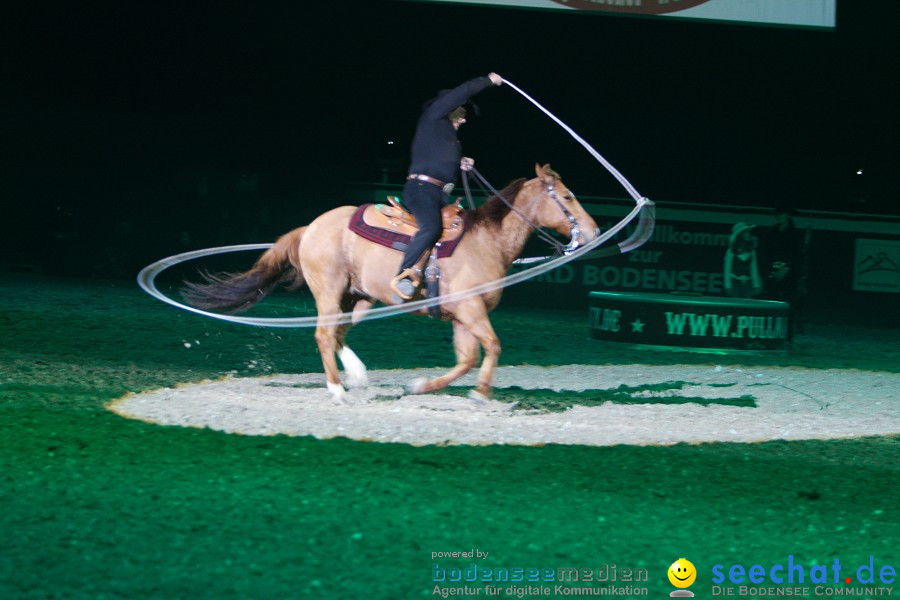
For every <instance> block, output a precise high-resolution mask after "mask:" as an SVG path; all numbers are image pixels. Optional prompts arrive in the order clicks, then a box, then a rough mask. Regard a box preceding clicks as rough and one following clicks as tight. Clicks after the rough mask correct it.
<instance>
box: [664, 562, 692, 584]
mask: <svg viewBox="0 0 900 600" xmlns="http://www.w3.org/2000/svg"><path fill="white" fill-rule="evenodd" d="M668 575H669V581H671V582H672V585H674V586H675V587H677V588H686V587H690V586H691V584H692V583H694V580H695V579H697V569H695V568H694V563H692V562H691V561H689V560H687V559H686V558H679V559H678V560H676V561H675V562H673V563H672V566H671V567H669V573H668Z"/></svg>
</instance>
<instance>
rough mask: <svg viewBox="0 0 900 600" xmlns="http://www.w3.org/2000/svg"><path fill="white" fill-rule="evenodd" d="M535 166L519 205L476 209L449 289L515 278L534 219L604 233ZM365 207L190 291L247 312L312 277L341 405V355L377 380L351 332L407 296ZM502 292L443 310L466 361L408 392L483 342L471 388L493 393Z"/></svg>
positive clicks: (194, 298) (330, 382) (202, 300)
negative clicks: (398, 292) (346, 318)
mask: <svg viewBox="0 0 900 600" xmlns="http://www.w3.org/2000/svg"><path fill="white" fill-rule="evenodd" d="M535 172H536V174H537V177H536V178H534V179H530V180H527V181H526V180H524V179H520V180H518V181H515V182H513V183H511V184H510V185H509V186H507V188H506V189H505V190H504V191H503V192H502V193H501V195H502V196H503V198H506V199H507V200H508V201H509V202H510V203H511V204H512V206H513V207H514V210H511V209H510V207H509V206H508V205H507V204H506V203H505V202H504V201H503V199H502V198H500V197H497V196H495V197H493V198H491V199H490V200H488V201H487V202H486V203H485V204H483V205H482V206H480V207H479V208H478V209H477V210H476V211H475V213H474V215H473V218H472V219H470V223H469V226H468V227H469V229H468V230H467V231H466V233H465V235H464V236H463V238H462V240H461V241H460V242H459V245H458V246H457V248H456V250H455V251H454V253H453V254H452V255H451V256H448V257H445V258H441V259H438V266H439V267H440V269H441V278H440V286H441V289H440V291H441V295H450V294H453V293H454V292H458V291H461V290H468V289H472V288H474V287H476V286H479V285H481V284H485V283H488V282H491V281H495V280H497V279H500V278H502V277H503V276H504V275H506V273H507V271H508V270H509V268H510V266H511V265H512V263H513V261H514V260H515V259H516V257H518V255H519V253H520V252H521V251H522V248H523V247H524V246H525V242H526V241H527V240H528V238H529V237H530V236H531V234H532V233H533V231H534V230H533V228H532V224H533V225H535V226H537V227H547V228H550V229H553V230H555V231H557V232H559V233H561V234H563V235H569V236H574V237H576V238H577V239H573V240H572V241H573V242H578V243H579V244H585V243H587V242H590V241H591V240H593V239H595V238H596V237H597V236H598V235H599V230H598V229H597V225H596V223H594V220H593V219H592V218H591V217H590V216H589V215H588V214H587V212H585V210H584V208H582V206H581V204H579V203H578V200H576V199H575V196H574V195H573V194H572V193H571V192H570V191H569V190H568V189H567V188H566V186H565V185H563V183H562V182H561V181H560V180H559V176H558V175H557V174H556V173H555V172H553V171H552V170H551V169H550V166H549V165H545V166H543V167H540V166H539V165H535ZM355 210H356V207H354V206H342V207H340V208H335V209H334V210H331V211H329V212H327V213H325V214H323V215H321V216H319V217H318V218H317V219H316V220H314V221H313V222H312V223H311V224H310V225H308V226H306V227H300V228H298V229H295V230H294V231H291V232H290V233H287V234H285V235H283V236H281V237H280V238H279V239H278V241H277V242H276V243H275V245H274V246H273V247H272V248H270V249H269V250H267V251H266V252H265V253H264V254H263V255H262V256H261V257H260V258H259V260H258V261H257V262H256V264H255V265H254V266H253V267H252V268H251V269H250V270H249V271H247V272H245V273H240V274H225V275H207V281H206V283H203V284H197V283H188V284H187V285H186V287H185V288H184V290H183V292H182V293H183V295H184V297H185V299H186V300H187V301H188V302H190V303H191V304H193V305H195V306H197V307H199V308H204V309H219V310H230V311H232V312H239V311H241V310H245V309H247V308H249V307H250V306H252V305H254V304H256V303H257V302H259V301H260V300H262V299H263V298H264V297H265V296H266V294H268V292H269V291H271V290H272V289H273V288H274V287H275V285H277V284H278V283H282V282H284V283H289V287H290V289H296V288H297V287H299V286H300V285H302V284H303V283H304V281H305V282H306V284H307V285H308V286H309V289H310V290H311V291H312V294H313V296H314V297H315V300H316V308H317V311H318V315H319V316H318V319H319V321H318V326H317V327H316V334H315V337H316V343H317V344H318V346H319V351H320V353H321V355H322V364H323V366H324V367H325V377H326V379H327V386H328V390H329V391H330V392H331V394H332V395H333V396H334V399H335V400H336V401H338V402H346V400H347V397H346V391H345V389H344V386H343V385H342V384H341V380H340V377H339V371H338V366H337V361H336V360H335V354H337V355H338V356H339V357H340V359H341V363H342V364H343V366H344V369H345V370H346V373H347V384H348V386H350V387H357V386H364V385H366V384H367V383H368V378H367V375H366V367H365V365H364V364H363V363H362V361H361V360H360V359H359V358H358V357H357V356H356V354H355V353H354V352H353V351H352V350H351V349H350V347H349V346H347V344H346V342H345V339H346V336H347V331H348V330H349V329H350V327H351V326H352V324H355V323H356V322H358V321H359V320H360V319H361V318H363V317H364V316H365V313H366V311H368V310H369V309H370V308H371V307H372V305H373V304H374V303H375V302H376V301H380V302H382V303H385V304H395V303H396V302H397V298H396V296H393V294H392V292H391V290H390V287H389V284H390V281H391V278H392V277H393V275H394V273H396V272H397V267H398V265H399V263H400V260H401V253H400V252H399V251H397V250H393V249H390V248H386V247H384V246H380V245H378V244H376V243H374V242H371V241H369V240H366V239H364V238H362V237H360V236H359V235H357V234H355V233H353V232H352V231H350V229H348V223H349V221H350V217H351V215H353V213H354V211H355ZM526 219H527V221H526ZM528 221H530V223H529V222H528ZM576 228H577V229H576ZM502 292H503V290H502V288H500V289H496V290H493V291H488V292H485V293H481V294H478V295H474V296H468V297H465V295H463V297H462V298H461V299H453V300H451V301H448V302H447V303H446V304H443V305H442V306H441V311H442V315H443V317H444V318H445V319H449V320H452V321H453V347H454V349H455V350H456V366H454V367H453V368H452V369H451V370H450V371H448V372H447V373H446V374H444V375H442V376H440V377H437V378H434V379H431V380H428V379H424V378H422V379H416V380H414V381H412V382H410V383H409V384H408V386H407V389H408V391H410V392H412V393H424V392H431V391H434V390H439V389H442V388H445V387H447V386H448V385H449V384H450V383H451V382H453V381H454V380H456V379H458V378H459V377H462V376H463V375H465V374H466V373H467V372H468V371H469V370H470V369H471V368H472V367H473V366H474V365H475V362H476V360H477V359H478V355H479V346H480V348H482V349H484V359H483V361H482V363H481V370H480V371H479V374H478V385H477V387H476V389H475V390H473V391H472V394H471V395H472V397H474V398H476V399H483V398H486V397H489V396H490V394H491V382H492V379H493V375H494V369H495V368H496V366H497V359H498V357H499V355H500V340H499V339H497V335H496V334H495V333H494V329H493V328H492V327H491V322H490V320H489V318H488V313H489V312H490V311H491V310H492V309H493V308H494V307H495V306H497V303H498V302H500V296H501V294H502ZM351 311H352V313H353V319H352V322H351V323H342V324H332V323H329V322H328V321H329V319H325V318H327V317H334V316H335V315H338V314H340V313H342V312H351ZM420 313H421V314H426V310H424V309H423V310H421V311H420ZM335 320H336V319H333V318H332V319H330V321H332V322H333V321H335Z"/></svg>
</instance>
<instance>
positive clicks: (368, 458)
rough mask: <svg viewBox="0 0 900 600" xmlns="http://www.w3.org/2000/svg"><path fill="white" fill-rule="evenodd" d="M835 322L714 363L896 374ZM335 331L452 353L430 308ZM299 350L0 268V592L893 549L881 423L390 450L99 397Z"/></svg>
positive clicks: (553, 357)
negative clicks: (679, 440) (832, 329)
mask: <svg viewBox="0 0 900 600" xmlns="http://www.w3.org/2000/svg"><path fill="white" fill-rule="evenodd" d="M275 301H276V302H277V303H279V306H281V305H284V306H288V307H289V306H290V305H291V302H292V301H291V300H290V299H287V298H282V297H278V298H276V299H275ZM305 306H306V309H307V310H308V307H309V305H308V302H307V303H306V305H305ZM494 323H495V327H496V329H497V331H498V334H499V335H500V337H501V340H502V341H503V343H504V351H503V356H502V358H501V362H502V364H534V365H550V364H572V363H586V364H628V363H637V362H641V361H644V362H646V361H648V360H650V361H653V362H654V363H659V362H668V363H674V364H678V363H685V364H687V363H691V364H707V361H710V360H717V361H722V360H729V359H723V358H722V357H717V358H711V357H709V356H702V355H693V354H689V353H665V354H653V353H651V354H647V353H641V352H640V351H637V350H634V349H628V350H622V351H618V350H616V351H610V349H609V348H608V347H607V346H604V345H602V344H600V343H598V342H597V341H596V340H592V339H590V338H589V337H588V328H587V319H586V316H585V315H581V314H575V313H566V312H559V311H550V310H547V311H536V310H524V309H501V310H500V311H498V312H497V314H496V315H495V317H494ZM401 327H403V328H408V333H406V329H404V330H403V331H404V334H403V335H402V336H398V335H397V332H398V331H400V328H401ZM823 331H824V330H823ZM841 331H843V333H844V334H846V333H847V332H846V331H845V330H841ZM841 331H839V332H838V333H837V334H834V333H828V334H827V335H825V334H817V333H816V332H815V329H813V328H811V331H810V334H809V335H811V336H816V335H825V337H828V335H830V336H832V337H834V338H835V339H834V342H833V344H832V346H828V347H829V348H833V350H832V351H826V352H824V353H823V352H822V350H821V344H819V346H818V348H819V349H818V350H816V352H808V351H806V350H805V349H804V347H803V343H802V338H800V339H798V341H797V343H796V344H795V351H794V354H793V355H792V356H790V357H789V358H787V359H786V358H785V357H784V356H778V357H755V358H746V357H741V358H735V359H730V360H741V361H752V362H751V363H746V362H745V363H743V364H761V365H762V364H766V365H777V364H784V363H785V362H790V363H793V364H801V365H807V366H813V367H819V368H845V367H848V366H849V367H856V368H861V363H860V361H865V366H864V367H862V368H869V369H880V370H890V371H892V372H897V369H898V365H900V361H898V360H897V355H896V353H894V354H891V353H890V352H888V353H885V352H880V353H872V354H871V355H867V356H859V354H858V353H857V355H854V356H851V357H850V358H847V357H846V354H847V353H846V352H843V351H842V350H843V346H844V345H845V343H846V339H847V338H846V337H842V333H841ZM550 333H552V335H549V334H550ZM895 333H896V332H887V333H885V332H879V331H863V330H854V335H857V336H858V335H869V336H871V338H872V339H874V340H876V341H879V342H881V341H883V339H884V337H883V336H888V335H895ZM351 336H352V337H351V341H352V342H353V347H354V350H356V351H357V353H358V354H359V355H360V356H361V357H362V358H363V359H364V360H365V361H366V363H367V365H368V366H369V368H371V369H379V368H398V367H431V366H437V365H448V366H449V363H450V362H451V361H452V356H453V353H452V349H451V347H450V345H449V340H450V329H449V326H448V325H447V324H446V323H439V322H433V321H430V320H427V319H421V318H413V317H400V318H397V319H390V320H381V321H376V322H372V323H367V324H364V325H363V326H361V327H359V328H358V329H357V330H354V332H353V333H352V334H351ZM385 339H392V340H395V341H394V342H392V343H389V344H386V343H385ZM826 341H827V340H826ZM198 342H199V344H198ZM186 344H190V347H187V345H186ZM561 349H564V352H563V351H562V350H561ZM319 369H320V364H319V359H318V356H317V353H316V350H315V346H314V343H313V340H312V333H311V332H310V331H309V330H264V329H252V328H247V327H242V326H237V325H230V324H226V323H219V322H216V321H212V320H209V319H205V318H202V317H198V316H194V315H190V314H187V313H183V312H180V311H177V310H176V309H173V308H170V307H167V306H165V305H162V304H161V303H159V302H156V301H154V300H151V299H150V298H148V297H146V296H144V295H143V294H142V293H141V292H140V291H138V290H137V289H136V287H135V286H134V285H133V284H131V283H130V282H100V281H87V282H86V281H74V280H63V279H49V278H41V277H31V276H10V275H2V276H0V599H3V600H6V599H8V598H14V599H18V598H302V597H310V598H312V597H317V598H318V597H321V598H418V597H430V596H432V591H433V582H432V581H431V565H432V559H431V553H432V552H436V551H458V550H469V549H470V548H478V549H481V550H482V551H485V550H486V551H489V552H490V558H489V559H488V560H487V561H484V563H485V564H487V565H489V566H522V567H530V566H536V567H554V568H557V567H565V566H577V567H590V568H594V567H599V566H601V565H603V564H611V563H615V564H617V565H619V566H620V567H631V568H639V567H640V568H646V569H648V571H649V575H650V580H649V581H648V582H647V584H646V585H647V587H648V588H649V592H650V595H651V596H653V597H656V598H660V597H666V595H667V594H668V593H669V591H671V589H672V587H671V585H669V583H668V580H667V579H666V577H665V570H666V569H667V567H668V566H669V565H670V564H671V563H672V562H673V561H674V560H675V559H677V558H679V557H686V558H688V559H689V560H691V561H692V562H693V563H694V564H695V565H696V566H697V567H698V569H699V571H700V577H698V581H697V583H696V584H695V586H694V588H693V589H694V590H695V591H696V592H698V596H702V597H709V595H710V582H709V574H710V568H711V566H712V565H714V564H719V563H721V564H725V565H730V564H732V563H743V564H745V565H750V564H763V565H771V564H774V563H785V562H786V561H787V556H788V555H789V554H790V555H794V556H795V559H796V561H798V562H801V563H803V564H807V565H808V564H813V563H820V564H821V563H826V564H830V563H831V562H832V561H833V560H834V558H839V559H840V561H841V563H842V564H843V565H845V566H848V565H853V566H856V565H860V564H864V563H867V562H868V560H869V556H870V555H874V557H875V562H876V565H879V566H880V565H884V564H892V565H893V566H894V567H895V568H898V567H900V554H898V546H897V539H900V525H898V523H900V519H898V518H897V511H898V501H897V489H898V471H900V467H898V460H897V457H898V442H897V440H896V438H884V437H873V438H865V439H858V440H844V441H830V442H818V441H811V442H790V443H788V442H778V441H776V442H768V443H763V444H705V445H687V444H679V445H676V446H669V447H632V446H615V447H605V448H600V447H578V446H572V447H568V446H552V445H551V446H545V447H514V446H489V447H468V446H448V447H410V446H406V445H402V444H375V443H364V442H355V441H349V440H343V439H335V440H327V441H320V440H316V439H311V438H290V437H285V436H274V437H255V436H239V435H229V434H226V433H221V432H215V431H210V430H205V429H190V428H180V427H162V426H157V425H151V424H146V423H142V422H138V421H134V420H128V419H124V418H121V417H119V416H116V415H114V414H112V413H110V412H109V411H107V410H106V409H105V408H104V404H105V403H106V402H108V401H109V400H111V399H113V398H116V397H118V396H120V395H122V394H125V393H126V392H129V391H131V392H136V391H141V390H146V389H153V388H158V387H163V386H169V385H174V384H176V383H179V382H187V381H200V380H203V379H205V378H214V377H219V376H222V375H224V374H229V373H230V374H233V375H237V376H250V375H255V374H258V373H266V372H318V371H319ZM529 394H530V392H529ZM723 396H727V390H723ZM557 400H558V401H559V402H561V403H566V402H570V401H574V400H573V397H571V396H564V397H562V398H557ZM438 562H440V563H441V565H442V566H448V567H451V566H465V565H466V564H467V562H468V561H466V560H464V559H450V560H445V559H441V560H439V561H438ZM895 593H896V592H895ZM482 595H483V592H482Z"/></svg>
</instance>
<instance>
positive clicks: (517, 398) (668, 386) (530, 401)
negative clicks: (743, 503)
mask: <svg viewBox="0 0 900 600" xmlns="http://www.w3.org/2000/svg"><path fill="white" fill-rule="evenodd" d="M692 385H702V384H700V383H690V382H686V381H667V382H664V383H657V384H652V385H633V386H632V385H625V384H622V385H620V386H618V387H616V388H612V389H587V390H582V391H577V392H576V391H571V390H562V391H556V390H548V389H541V388H538V389H532V388H529V389H523V388H520V387H519V386H512V387H508V388H501V389H498V390H496V391H495V392H494V400H498V401H500V402H509V403H512V404H514V407H513V409H514V410H527V411H537V412H564V411H566V410H569V409H570V408H572V407H573V406H600V405H601V404H605V403H607V402H612V403H613V404H687V403H693V404H700V405H701V406H708V405H710V404H721V405H725V406H742V407H753V406H756V401H755V400H756V399H755V398H753V397H752V396H748V395H744V396H738V397H722V398H702V397H699V396H681V395H679V396H673V395H669V394H667V393H666V392H673V391H679V390H683V389H685V388H686V387H688V386H692ZM472 389H474V388H473V387H463V386H454V387H451V388H450V389H449V393H450V394H451V395H456V396H465V395H467V394H468V393H469V391H470V390H472Z"/></svg>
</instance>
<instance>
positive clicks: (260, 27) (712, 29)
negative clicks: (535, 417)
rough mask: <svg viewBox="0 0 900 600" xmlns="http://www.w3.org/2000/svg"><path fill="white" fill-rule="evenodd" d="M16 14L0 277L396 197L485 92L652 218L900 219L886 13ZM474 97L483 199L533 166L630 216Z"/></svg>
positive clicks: (505, 113)
mask: <svg viewBox="0 0 900 600" xmlns="http://www.w3.org/2000/svg"><path fill="white" fill-rule="evenodd" d="M6 10H7V12H6V14H5V18H4V19H3V21H4V23H3V26H2V27H3V32H2V33H3V36H2V39H3V42H2V44H3V57H4V58H3V59H2V61H3V62H2V69H3V72H2V84H0V85H2V86H3V87H2V97H3V104H4V109H3V111H2V112H0V127H2V132H0V133H2V139H3V143H2V155H0V159H2V161H0V164H2V166H0V168H2V181H3V192H2V193H3V197H4V202H3V206H4V208H3V215H2V217H0V219H2V222H3V226H2V230H0V232H2V236H3V255H4V261H0V262H6V263H7V265H27V264H31V263H34V264H36V265H43V266H44V267H45V268H49V269H50V270H53V269H56V270H58V271H60V272H77V273H81V274H93V275H122V276H126V275H127V276H131V275H132V274H133V273H134V271H135V270H136V268H139V267H140V266H142V265H143V264H146V262H147V261H148V260H155V259H158V258H160V257H161V256H165V255H168V254H173V253H175V252H176V251H180V250H182V249H186V248H196V247H204V246H207V245H211V244H219V243H246V242H260V241H269V240H270V239H271V238H272V237H273V236H275V235H278V234H279V233H281V232H283V231H286V230H288V229H291V228H293V227H295V226H297V225H300V224H303V223H306V222H308V221H309V220H310V219H311V218H313V217H314V216H315V215H317V214H319V213H320V212H322V211H323V210H325V209H328V208H331V207H333V206H336V205H339V204H342V203H344V198H345V197H346V196H345V194H346V188H347V185H348V184H349V183H353V182H379V181H384V182H390V183H400V182H401V181H402V176H403V174H404V173H405V168H406V164H405V162H406V156H407V149H408V146H409V141H410V138H411V135H412V130H413V126H414V124H415V120H416V118H417V116H418V109H419V106H420V105H421V103H422V102H423V101H425V100H427V99H428V98H430V97H431V96H433V95H434V93H435V92H436V91H437V90H438V89H441V88H446V87H452V86H454V85H456V84H458V83H460V82H462V81H463V80H465V79H468V78H470V77H474V76H478V75H483V74H486V73H488V72H489V71H496V72H498V73H500V74H501V75H502V76H504V77H505V78H507V79H509V80H510V81H512V82H514V83H516V84H517V85H519V86H520V87H522V88H523V89H524V90H525V91H527V92H528V93H529V94H531V95H532V96H534V97H535V98H536V99H537V100H538V101H540V102H541V103H543V104H544V105H545V106H546V107H547V108H548V109H550V110H551V111H553V112H554V113H555V114H556V115H558V116H559V117H560V118H561V119H563V120H564V121H565V122H566V123H568V124H569V125H570V126H571V127H572V128H573V129H574V130H575V131H577V132H578V133H579V134H580V135H581V136H582V137H584V138H585V139H587V140H588V141H589V142H590V143H591V144H592V145H593V146H594V147H595V148H597V150H599V151H600V152H601V153H602V154H603V155H604V156H606V157H607V158H608V159H609V160H610V161H611V162H612V163H613V164H614V165H615V166H616V167H617V168H618V169H620V170H621V171H622V173H623V174H624V175H625V176H626V177H628V178H629V179H630V180H631V182H632V183H633V184H634V185H635V186H636V187H637V189H638V190H639V191H640V192H641V193H642V194H644V195H646V196H648V197H650V198H652V199H653V200H655V201H656V202H658V203H660V204H662V203H670V202H675V203H677V202H701V203H717V204H726V205H728V204H733V205H735V206H738V205H750V206H765V207H771V206H780V205H791V206H793V207H794V208H799V209H819V210H833V211H847V212H862V213H873V214H885V215H898V214H900V208H898V203H897V197H896V193H897V190H898V185H897V184H898V179H900V177H898V174H897V165H898V164H900V161H898V151H897V144H896V140H897V139H898V133H900V127H898V119H897V115H896V109H897V106H898V94H897V92H896V79H897V56H898V55H900V52H898V50H900V47H898V46H900V44H898V42H897V36H896V35H895V34H896V24H897V22H898V16H900V10H898V7H897V3H896V2H895V1H893V0H866V1H865V2H861V1H850V0H839V2H838V14H837V28H836V30H833V31H825V30H809V29H792V28H778V27H759V26H744V25H738V24H718V23H706V22H690V21H681V20H676V19H663V18H636V17H619V16H609V15H590V14H574V13H564V12H557V11H538V10H512V9H500V8H490V7H471V6H457V5H444V4H436V3H415V2H405V1H394V0H380V1H370V2H304V3H300V2H262V3H250V2H246V3H235V2H230V3H185V4H174V3H149V2H148V3H143V2H137V3H115V4H113V3H109V4H91V5H90V7H84V6H79V5H78V4H77V3H68V4H63V3H50V4H47V3H44V4H41V3H36V4H31V5H29V7H28V8H21V7H20V8H18V9H16V10H14V11H9V9H6ZM476 100H477V102H478V104H479V105H480V107H481V109H482V113H483V114H482V116H481V118H479V119H473V120H471V121H470V122H469V123H468V124H467V125H466V126H465V127H464V128H463V129H462V130H461V132H460V137H461V139H462V142H463V145H464V148H465V151H466V154H468V155H470V156H473V157H475V159H476V164H477V167H478V168H479V170H480V171H481V172H482V173H484V174H485V175H486V176H487V177H488V178H489V179H490V180H491V181H492V182H493V183H494V184H495V185H497V186H500V185H503V184H504V183H506V182H507V181H508V180H510V179H513V178H516V177H523V176H529V174H530V173H532V172H533V170H532V169H533V164H534V163H535V162H536V161H540V162H542V163H543V162H550V163H551V164H553V166H554V167H555V168H556V169H557V170H558V171H560V172H561V173H562V174H563V177H564V179H565V180H566V182H567V183H568V184H569V185H570V187H572V188H573V189H574V190H575V191H576V193H578V194H579V195H581V196H614V197H623V196H625V195H626V194H625V192H624V190H623V189H622V188H621V187H620V186H619V184H618V183H617V182H616V181H615V180H614V179H613V178H612V177H610V176H609V175H608V174H607V173H606V172H605V170H603V168H602V167H601V166H600V165H598V164H597V163H596V162H595V161H594V159H592V158H591V157H590V156H589V155H588V154H587V152H585V151H584V150H583V149H582V148H581V147H580V146H578V144H577V143H576V142H575V141H574V140H572V139H571V138H570V137H569V136H568V135H567V134H566V133H565V132H564V131H562V129H560V128H559V127H558V126H557V125H555V124H554V123H552V122H551V121H550V120H549V119H548V118H547V117H546V116H544V115H543V114H541V113H540V112H539V111H538V110H537V109H536V108H534V107H533V106H532V105H530V104H529V103H527V102H526V101H525V100H524V98H522V97H521V96H519V95H518V94H516V93H515V92H514V91H513V90H512V89H510V88H508V87H504V88H500V89H490V90H487V91H485V92H482V93H481V94H480V95H479V96H478V97H477V98H476ZM390 141H393V142H394V143H393V144H389V143H388V142H390ZM859 169H862V170H863V174H862V175H857V171H858V170H859ZM48 265H50V267H47V266H48Z"/></svg>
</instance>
